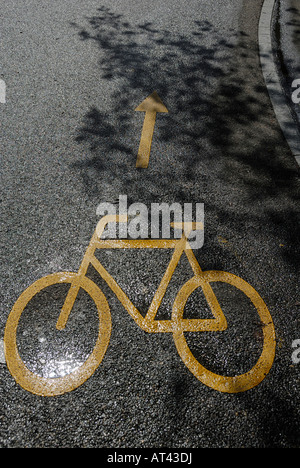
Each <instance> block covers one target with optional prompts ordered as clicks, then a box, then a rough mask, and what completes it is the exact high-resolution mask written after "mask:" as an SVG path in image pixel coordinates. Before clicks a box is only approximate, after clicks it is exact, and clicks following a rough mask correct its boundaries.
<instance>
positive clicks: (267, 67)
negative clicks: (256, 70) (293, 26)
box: [258, 0, 300, 166]
mask: <svg viewBox="0 0 300 468" xmlns="http://www.w3.org/2000/svg"><path fill="white" fill-rule="evenodd" d="M275 7H276V0H265V1H264V4H263V7H262V11H261V17H260V21H259V31H258V40H259V53H260V61H261V66H262V71H263V75H264V80H265V83H266V86H267V89H268V92H269V96H270V99H271V102H272V105H273V108H274V111H275V114H276V118H277V120H278V122H279V125H280V127H281V130H282V132H283V134H284V136H285V138H286V140H287V142H288V145H289V147H290V149H291V151H292V153H293V155H294V157H295V159H296V161H297V163H298V164H299V166H300V133H299V130H298V127H297V124H296V122H295V121H294V119H293V116H292V113H291V109H290V107H289V105H288V103H287V101H286V97H285V93H284V92H283V89H282V86H281V80H280V77H279V75H278V71H277V67H276V64H275V62H274V56H273V47H272V24H273V14H274V10H275Z"/></svg>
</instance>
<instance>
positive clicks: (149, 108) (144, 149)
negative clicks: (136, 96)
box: [135, 91, 169, 169]
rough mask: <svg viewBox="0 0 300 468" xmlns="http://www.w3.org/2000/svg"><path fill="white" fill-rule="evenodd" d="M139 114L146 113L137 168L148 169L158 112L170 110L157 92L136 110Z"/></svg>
mask: <svg viewBox="0 0 300 468" xmlns="http://www.w3.org/2000/svg"><path fill="white" fill-rule="evenodd" d="M135 111H137V112H146V115H145V120H144V125H143V130H142V136H141V142H140V147H139V152H138V156H137V161H136V167H140V168H144V169H146V168H147V167H148V165H149V158H150V151H151V144H152V139H153V133H154V127H155V121H156V114H157V112H163V113H168V112H169V111H168V109H167V108H166V106H165V105H164V103H163V102H162V100H161V99H160V97H159V95H158V94H157V92H156V91H154V93H152V94H151V95H150V96H148V97H147V98H146V99H145V100H144V101H143V102H142V103H141V104H140V105H139V106H138V107H137V108H136V109H135Z"/></svg>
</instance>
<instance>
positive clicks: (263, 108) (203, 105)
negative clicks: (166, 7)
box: [73, 7, 299, 267]
mask: <svg viewBox="0 0 300 468" xmlns="http://www.w3.org/2000/svg"><path fill="white" fill-rule="evenodd" d="M193 25H194V27H193V30H192V31H190V32H189V33H188V34H186V35H181V34H176V32H172V31H169V30H162V29H158V28H157V27H156V26H155V24H152V23H150V22H147V23H143V24H138V25H136V24H130V23H129V22H128V21H126V20H125V19H124V17H123V16H122V15H121V14H117V13H115V12H113V11H112V10H111V9H109V8H106V7H100V8H99V9H98V11H97V14H96V15H95V16H93V17H91V18H89V19H88V25H87V26H86V27H85V28H83V27H82V26H80V25H75V24H73V27H74V28H76V29H77V30H78V34H79V35H80V37H81V39H82V40H83V41H84V42H85V41H93V42H94V43H95V44H96V46H97V47H98V48H99V76H100V78H101V79H102V80H105V81H108V82H109V83H111V89H112V92H111V95H110V112H109V113H108V112H107V109H106V108H105V106H104V108H103V109H102V108H101V105H99V107H98V106H95V107H93V108H91V109H90V111H89V112H88V113H87V114H86V115H85V117H84V120H83V124H82V126H81V129H80V131H79V134H78V137H77V141H78V143H80V144H84V145H85V146H87V147H88V148H89V151H90V153H89V155H88V156H86V157H85V158H84V159H83V160H81V161H78V162H76V163H75V167H76V168H77V169H78V171H79V173H80V174H81V177H82V181H83V186H84V188H85V190H86V191H87V193H88V195H89V196H90V197H93V198H94V199H95V201H96V202H100V201H101V200H102V199H103V198H104V199H105V201H114V200H116V199H117V198H118V195H119V194H121V193H122V194H128V199H129V203H130V202H132V201H137V200H138V201H140V202H144V203H149V202H150V201H151V202H154V201H157V200H162V199H163V200H164V201H166V202H171V201H181V202H183V201H186V202H188V201H191V200H197V201H204V202H205V206H206V212H209V213H213V214H214V216H215V218H217V219H219V220H222V223H223V225H224V227H225V225H226V224H227V225H228V228H230V231H231V232H241V230H242V231H245V230H247V229H249V227H250V228H251V229H252V230H255V229H253V228H254V227H256V228H258V229H259V230H261V229H269V230H270V231H271V232H270V235H272V236H273V237H276V236H278V230H280V238H281V239H282V243H284V244H286V245H287V246H291V247H290V250H289V247H287V248H286V249H285V251H284V255H285V256H286V258H287V259H288V261H289V262H290V263H292V264H293V265H294V266H295V267H298V265H299V258H298V257H297V255H295V251H294V247H295V243H296V241H297V236H298V230H297V228H296V226H297V225H299V222H298V221H299V219H298V211H297V209H296V203H297V201H298V198H297V197H298V196H299V190H298V178H297V177H298V167H297V164H296V163H295V161H294V159H293V157H292V156H291V154H290V153H289V150H288V148H287V145H286V142H285V140H284V138H283V136H282V134H281V132H280V130H279V126H278V123H277V121H276V119H275V116H274V113H273V110H272V107H271V105H270V101H269V97H268V94H267V90H266V88H265V85H264V82H263V79H262V74H261V71H260V63H259V57H258V49H257V44H256V42H254V40H253V39H252V38H251V37H250V36H249V35H248V33H246V32H244V31H238V32H237V31H231V36H229V38H228V37H226V36H224V34H222V33H221V32H219V31H217V30H216V28H215V27H214V26H213V24H212V23H210V22H209V21H202V20H197V19H196V18H195V20H194V22H193ZM205 44H206V45H205ZM207 44H209V46H208V45H207ZM154 90H156V91H157V92H158V94H159V95H160V97H161V98H162V100H163V101H164V103H165V105H166V106H167V108H168V109H169V114H161V115H160V116H159V121H158V123H157V130H156V133H155V138H154V141H153V149H152V155H151V161H150V166H149V168H148V169H147V171H144V170H142V171H141V170H136V169H135V162H136V156H137V150H138V144H139V137H140V131H141V128H142V114H140V113H135V112H134V109H135V107H136V106H137V105H138V104H139V103H140V102H141V101H142V100H143V99H144V98H145V97H147V96H148V95H149V94H151V93H152V92H153V91H154ZM137 114H140V115H137ZM262 203H263V207H262ZM281 204H283V205H282V208H281V207H280V205H281ZM266 226H267V227H266ZM262 227H263V228H262ZM208 233H209V231H208ZM214 266H215V265H214Z"/></svg>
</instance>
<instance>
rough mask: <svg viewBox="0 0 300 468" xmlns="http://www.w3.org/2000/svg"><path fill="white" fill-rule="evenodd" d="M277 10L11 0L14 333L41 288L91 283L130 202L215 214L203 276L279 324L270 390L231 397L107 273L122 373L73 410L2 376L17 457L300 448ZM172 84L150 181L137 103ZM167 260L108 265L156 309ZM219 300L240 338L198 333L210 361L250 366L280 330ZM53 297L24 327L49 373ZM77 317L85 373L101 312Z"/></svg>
mask: <svg viewBox="0 0 300 468" xmlns="http://www.w3.org/2000/svg"><path fill="white" fill-rule="evenodd" d="M261 4H262V2H261V1H260V0H257V1H255V2H251V5H250V6H249V2H244V1H240V0H239V1H238V0H226V1H224V0H223V1H222V2H221V1H215V0H214V1H213V2H212V1H209V2H208V1H200V0H192V1H189V2H179V1H175V2H174V1H173V2H171V1H169V0H167V1H164V2H162V1H160V0H157V1H156V2H155V3H153V2H152V3H151V4H149V3H146V2H143V3H142V2H139V1H136V0H135V1H133V0H126V1H122V2H119V1H114V2H111V1H106V0H102V1H101V2H97V1H95V0H88V1H86V2H85V3H84V6H83V5H82V4H81V2H75V1H74V0H66V1H63V2H62V1H61V0H56V1H54V2H51V3H47V6H45V5H44V4H41V2H37V1H36V0H26V1H23V2H18V1H11V2H9V3H5V4H4V5H3V7H2V13H1V23H2V47H1V50H0V57H1V60H0V63H1V70H0V72H1V75H0V78H1V79H4V80H5V82H6V85H7V102H6V104H5V105H1V108H0V111H1V129H0V132H1V259H2V261H1V279H2V283H1V291H0V295H1V301H0V303H1V309H0V338H3V336H4V329H5V323H6V320H7V318H8V315H9V312H10V310H11V308H12V306H13V304H14V303H15V301H16V300H17V298H18V297H19V295H20V294H21V292H22V291H23V290H24V289H25V288H26V287H27V286H29V285H30V284H31V283H33V282H34V281H36V280H37V279H38V278H40V277H42V276H45V275H48V274H50V273H55V272H57V271H77V270H78V267H79V265H80V262H81V260H82V257H83V255H84V252H85V249H86V247H87V246H88V244H89V241H90V239H91V236H92V234H93V232H94V230H95V226H96V224H97V221H98V219H99V218H98V217H97V215H96V209H97V206H98V205H99V203H101V202H111V203H115V202H116V201H117V200H118V198H119V195H127V197H128V203H129V204H130V203H133V202H142V203H144V204H146V205H147V206H148V207H149V208H150V204H151V203H154V202H158V203H161V202H166V203H169V204H171V203H173V202H178V203H181V204H183V203H197V202H198V203H204V207H205V242H204V247H203V248H202V249H201V250H199V251H196V252H195V254H196V257H197V259H198V261H199V263H200V265H201V267H202V269H203V270H221V271H229V272H231V273H234V274H235V275H238V276H240V277H242V278H243V279H245V280H246V281H247V282H248V283H250V284H251V285H252V286H253V287H254V288H255V289H256V291H257V292H258V293H259V294H260V295H261V297H262V298H263V299H264V301H265V302H266V304H267V306H268V309H269V311H270V313H271V315H272V318H273V321H274V325H275V330H276V339H277V348H276V357H275V362H274V365H273V367H272V369H271V371H270V373H269V375H268V376H267V377H266V378H265V379H264V381H263V382H262V383H261V384H260V385H259V386H257V387H255V388H254V389H252V390H249V391H248V392H245V393H237V394H236V395H230V394H224V393H219V392H217V391H215V390H212V389H211V388H208V387H206V386H205V385H203V384H202V383H200V382H199V381H198V380H197V379H196V378H195V377H194V376H193V375H192V374H191V373H190V372H189V370H188V369H187V368H186V367H185V366H184V364H183V362H182V361H181V360H180V358H179V356H178V354H177V351H176V348H175V346H174V341H173V337H172V335H171V334H168V333H166V334H146V333H145V332H143V331H142V330H140V329H139V328H138V327H137V326H136V324H135V323H134V321H133V320H132V319H131V318H130V317H129V315H128V313H127V312H126V311H125V309H124V308H123V306H122V305H121V304H120V302H119V301H118V299H117V298H116V297H115V296H114V295H113V294H112V293H111V291H110V290H109V288H108V287H107V285H106V284H105V283H104V282H101V281H99V280H98V279H97V278H96V276H95V274H94V272H92V271H91V272H89V273H90V275H91V277H92V278H93V279H94V281H95V282H98V283H97V284H99V285H101V288H102V289H103V291H104V293H105V295H106V297H107V299H108V302H109V305H110V308H111V313H112V326H113V327H112V335H111V340H110V345H109V347H108V350H107V353H106V355H105V357H104V359H103V362H102V363H101V365H100V367H99V368H98V370H97V371H96V372H95V373H94V375H93V376H92V377H91V378H90V379H89V380H88V381H87V382H86V383H85V384H84V385H82V386H81V387H79V388H78V389H77V390H75V391H73V392H71V393H67V394H65V395H63V396H58V397H54V398H44V397H40V396H36V395H33V394H31V393H29V392H26V391H25V390H23V389H22V388H21V387H20V386H19V385H17V384H16V383H15V381H14V379H13V378H12V376H11V375H10V373H9V371H8V369H7V367H6V365H4V364H2V365H1V364H0V399H1V406H0V411H1V412H0V444H1V446H2V447H130V448H134V447H168V448H178V447H181V448H184V447H186V448H198V447H199V448H201V447H299V442H300V432H299V429H300V428H299V369H300V364H298V365H296V364H294V363H293V361H292V357H291V356H292V352H293V349H292V343H293V341H294V340H296V339H299V338H300V330H299V307H300V298H299V281H298V279H299V242H298V239H299V169H298V166H297V164H296V162H295V161H294V159H293V157H292V155H291V152H290V150H289V148H288V146H287V144H286V142H285V140H284V138H283V136H282V134H281V132H280V128H279V125H278V123H277V121H276V119H275V116H274V113H273V110H272V107H271V104H270V101H269V98H268V94H267V91H266V89H265V85H264V81H263V77H262V74H261V69H260V64H259V57H258V45H257V26H258V19H259V14H260V8H261ZM154 90H156V91H157V92H158V94H159V95H160V96H161V98H162V99H163V101H164V103H165V105H166V106H167V108H168V110H169V114H166V115H160V116H158V117H157V124H156V129H155V134H154V139H153V145H152V151H151V159H150V165H149V168H148V169H147V170H137V169H136V168H135V162H136V155H137V150H138V146H139V140H140V135H141V128H142V123H143V116H142V115H141V114H140V113H138V112H136V113H135V112H134V109H135V108H136V106H137V105H138V104H140V102H141V101H142V100H143V99H144V98H145V97H147V96H148V95H149V94H151V93H152V92H153V91H154ZM99 258H100V257H99ZM168 258H170V253H169V252H168V251H162V252H160V251H156V252H149V251H147V252H143V251H134V252H133V253H132V252H130V251H125V252H123V251H122V252H116V251H108V252H101V261H103V264H104V265H105V266H106V267H107V269H109V271H110V272H111V273H112V274H113V275H114V277H115V278H116V280H117V281H118V283H119V284H120V286H121V287H122V288H123V289H124V291H125V292H126V293H127V294H128V296H129V297H130V299H132V301H133V302H134V304H135V305H136V306H137V307H138V308H139V309H140V310H141V311H142V312H144V311H146V310H147V306H149V302H150V301H151V298H152V297H153V294H154V292H155V290H156V288H157V286H158V284H159V281H160V279H161V277H162V275H163V273H164V271H165V270H164V269H165V268H166V262H167V260H168ZM184 262H186V260H183V261H182V263H181V264H180V265H179V267H178V270H177V271H176V273H175V276H174V278H173V280H172V283H171V285H170V289H169V290H168V292H167V294H166V298H165V299H164V301H163V303H162V307H161V310H160V312H159V313H160V314H161V315H160V318H164V319H167V318H168V317H169V316H170V311H171V308H172V301H174V298H175V295H176V293H177V291H178V290H179V288H180V287H181V286H182V285H183V284H184V283H185V282H186V281H187V280H188V279H189V278H190V277H191V276H192V275H191V271H189V266H188V265H187V262H186V263H184ZM216 291H217V292H218V298H219V301H220V303H221V304H222V306H223V308H224V311H225V312H226V313H227V314H228V317H230V323H232V325H233V332H232V333H231V334H224V335H222V336H219V335H218V336H216V335H214V334H212V335H211V334H209V333H204V334H203V335H201V336H199V337H198V335H197V337H193V336H192V337H190V338H189V339H190V340H191V341H193V340H194V339H196V338H197V340H198V341H197V352H198V353H200V354H199V359H200V358H201V359H203V362H204V363H205V365H206V366H207V367H208V368H210V369H212V370H214V371H215V372H219V373H220V374H221V373H222V372H223V373H224V374H226V373H227V374H228V375H233V374H234V373H239V372H246V371H247V370H248V369H249V367H248V366H249V365H250V366H251V363H252V364H253V362H255V359H257V357H258V355H257V353H259V351H258V350H259V347H260V346H261V331H258V330H257V328H256V327H254V326H253V323H254V322H253V321H254V318H253V311H252V310H248V308H247V304H243V307H242V306H241V304H242V303H243V302H242V299H240V298H239V297H236V294H235V293H236V291H234V290H232V289H230V288H229V289H227V290H226V287H225V288H224V287H223V285H216ZM59 300H60V298H59V297H58V299H57V301H58V302H59ZM41 303H42V302H39V301H38V302H37V306H36V311H35V312H33V313H32V314H31V313H26V314H24V316H23V317H22V321H21V322H20V327H19V330H18V345H19V348H20V353H21V355H22V358H23V359H24V360H25V361H26V362H27V365H28V367H29V368H30V369H31V370H35V371H36V372H40V373H43V372H45V373H46V374H47V373H48V374H47V375H48V376H52V375H54V374H52V372H55V369H54V370H53V369H52V367H51V362H54V361H55V360H56V359H57V354H56V353H57V349H56V346H57V345H58V343H60V344H61V342H60V341H59V340H60V339H59V338H57V337H56V336H52V334H53V333H52V331H51V330H52V329H53V328H51V323H50V325H49V324H48V323H47V317H48V315H47V314H48V312H47V311H45V312H44V311H43V313H42V312H41ZM54 303H55V298H54V299H53V304H54ZM199 303H201V299H200V298H199ZM50 309H51V307H50ZM53 311H54V312H53ZM52 312H53V313H56V309H55V307H54V306H53V307H52V310H49V314H51V313H52ZM54 323H55V322H54ZM71 323H72V327H73V330H74V336H75V338H74V337H72V336H71V335H72V334H70V336H69V335H68V337H67V338H68V340H69V341H67V342H65V344H64V345H63V346H64V347H63V350H62V353H64V359H63V360H62V362H67V363H68V365H70V366H72V360H73V361H74V362H77V361H80V360H82V359H84V357H85V356H86V355H88V354H89V353H90V352H91V350H92V347H93V343H94V342H95V336H96V330H97V322H95V320H94V317H93V314H92V311H90V309H88V308H87V309H86V312H85V315H80V314H79V316H78V317H77V318H76V317H74V320H72V322H71ZM51 333H52V334H51ZM53 335H55V334H53ZM56 339H57V340H58V341H56ZM51 340H52V341H51ZM253 342H254V344H255V345H254V346H253ZM46 345H47V346H46ZM195 352H196V351H195ZM37 356H38V358H37ZM236 358H238V359H236ZM64 372H68V369H67V370H66V369H64Z"/></svg>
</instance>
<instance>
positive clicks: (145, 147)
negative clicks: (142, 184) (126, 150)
mask: <svg viewBox="0 0 300 468" xmlns="http://www.w3.org/2000/svg"><path fill="white" fill-rule="evenodd" d="M155 121H156V112H155V111H147V112H146V115H145V120H144V125H143V130H142V136H141V142H140V147H139V152H138V156H137V161H136V167H140V168H147V167H148V165H149V158H150V151H151V144H152V139H153V133H154V127H155Z"/></svg>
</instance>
